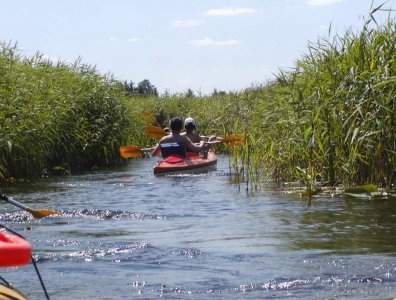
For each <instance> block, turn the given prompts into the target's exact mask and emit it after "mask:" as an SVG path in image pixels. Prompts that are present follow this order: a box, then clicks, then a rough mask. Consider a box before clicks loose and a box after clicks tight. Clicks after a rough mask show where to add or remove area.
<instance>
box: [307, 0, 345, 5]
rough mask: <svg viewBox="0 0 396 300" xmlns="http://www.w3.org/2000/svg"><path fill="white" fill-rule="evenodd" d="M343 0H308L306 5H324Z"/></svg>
mask: <svg viewBox="0 0 396 300" xmlns="http://www.w3.org/2000/svg"><path fill="white" fill-rule="evenodd" d="M342 1H343V0H308V1H307V3H308V5H312V6H326V5H332V4H334V3H340V2H342Z"/></svg>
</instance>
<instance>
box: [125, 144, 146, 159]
mask: <svg viewBox="0 0 396 300" xmlns="http://www.w3.org/2000/svg"><path fill="white" fill-rule="evenodd" d="M119 150H120V155H121V156H122V157H123V158H129V157H138V156H141V155H142V149H140V148H139V147H137V146H123V147H120V149H119Z"/></svg>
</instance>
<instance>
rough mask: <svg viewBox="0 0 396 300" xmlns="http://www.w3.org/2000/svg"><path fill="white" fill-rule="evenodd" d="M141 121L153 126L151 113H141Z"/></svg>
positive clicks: (153, 117) (153, 120) (153, 121)
mask: <svg viewBox="0 0 396 300" xmlns="http://www.w3.org/2000/svg"><path fill="white" fill-rule="evenodd" d="M141 119H142V121H143V123H145V124H146V125H150V124H154V123H155V121H156V119H155V116H154V115H153V113H152V112H149V111H145V112H143V113H142V116H141Z"/></svg>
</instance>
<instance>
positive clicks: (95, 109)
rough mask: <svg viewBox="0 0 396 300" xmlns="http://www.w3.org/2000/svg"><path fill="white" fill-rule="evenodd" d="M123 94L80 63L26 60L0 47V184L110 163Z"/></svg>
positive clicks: (121, 126) (124, 120)
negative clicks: (1, 182) (15, 179)
mask: <svg viewBox="0 0 396 300" xmlns="http://www.w3.org/2000/svg"><path fill="white" fill-rule="evenodd" d="M123 94H124V91H123V90H122V88H121V85H120V84H119V83H118V82H117V81H115V80H113V79H112V78H111V77H110V76H101V75H99V74H98V73H97V72H96V71H95V69H94V68H92V67H90V66H88V65H84V64H82V63H81V61H79V60H78V61H76V62H75V63H74V64H67V63H64V62H56V63H54V62H51V61H50V60H48V59H46V58H45V57H44V56H43V55H40V54H36V55H35V56H34V57H31V58H25V57H22V56H21V55H20V54H19V51H18V49H17V47H16V45H10V44H1V45H0V105H1V110H0V127H1V134H0V179H1V180H2V181H5V180H12V179H13V178H17V179H19V178H28V177H31V176H40V175H45V174H47V173H50V172H60V173H67V172H69V171H70V170H71V169H89V168H92V167H95V166H103V165H107V164H110V163H114V161H115V160H119V158H118V153H117V151H118V147H119V146H120V145H122V144H123V143H124V141H125V140H126V136H127V134H126V133H127V132H128V130H129V127H130V120H129V113H128V111H127V109H126V108H125V106H124V105H123V102H122V101H121V99H122V98H123Z"/></svg>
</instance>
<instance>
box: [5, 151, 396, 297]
mask: <svg viewBox="0 0 396 300" xmlns="http://www.w3.org/2000/svg"><path fill="white" fill-rule="evenodd" d="M155 160H156V159H155V158H152V159H141V160H131V161H130V162H129V163H128V165H126V166H124V167H122V168H118V169H111V170H102V171H96V172H92V173H86V174H79V175H72V176H68V177H57V178H51V179H48V178H47V179H40V180H35V181H31V182H29V183H24V184H17V185H15V186H12V187H8V188H4V189H2V192H3V193H5V194H7V195H9V196H12V197H13V198H14V199H15V200H17V201H20V202H22V203H24V204H26V205H28V206H30V207H32V208H35V209H41V208H48V209H57V210H60V211H61V212H62V215H61V216H51V217H47V218H44V219H41V220H34V219H33V218H32V217H31V215H30V214H29V213H27V212H23V211H20V210H19V209H18V208H15V207H13V206H12V205H10V204H6V203H4V204H0V222H1V223H3V224H5V225H7V226H9V227H10V228H12V229H14V230H16V231H18V232H19V233H21V234H23V235H24V236H25V237H26V238H27V239H28V240H29V241H30V243H31V244H32V246H33V254H34V256H35V258H36V260H37V262H38V267H39V270H40V272H41V275H42V277H43V279H44V282H45V284H46V287H47V289H48V292H49V294H50V296H51V299H79V298H80V299H122V298H124V299H158V298H160V297H162V298H164V299H241V298H243V299H259V298H260V299H285V298H288V299H330V298H334V299H362V298H363V299H392V298H393V297H395V296H396V260H395V256H396V201H394V200H393V201H392V200H356V199H354V200H345V199H342V198H317V199H314V200H313V202H312V205H311V206H308V205H307V201H306V200H304V199H301V198H300V197H299V196H298V195H290V194H286V193H284V192H281V191H261V192H255V193H246V192H245V191H243V187H242V189H241V191H239V189H238V187H237V186H236V185H235V184H231V183H230V182H229V178H228V174H227V172H228V159H227V157H222V156H220V157H219V163H218V166H217V170H214V171H210V172H208V173H204V174H195V175H183V176H162V177H155V176H154V175H153V174H152V166H153V164H154V162H155ZM0 275H2V276H3V277H4V278H6V279H7V280H9V281H11V282H12V283H13V284H14V285H15V286H16V287H18V288H19V289H21V290H22V291H23V292H25V293H26V294H28V295H29V296H30V297H31V298H32V299H43V292H42V290H41V288H40V284H39V281H38V279H37V276H36V275H35V272H34V268H33V267H32V265H31V264H29V265H27V266H24V267H20V268H10V269H1V270H0Z"/></svg>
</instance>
